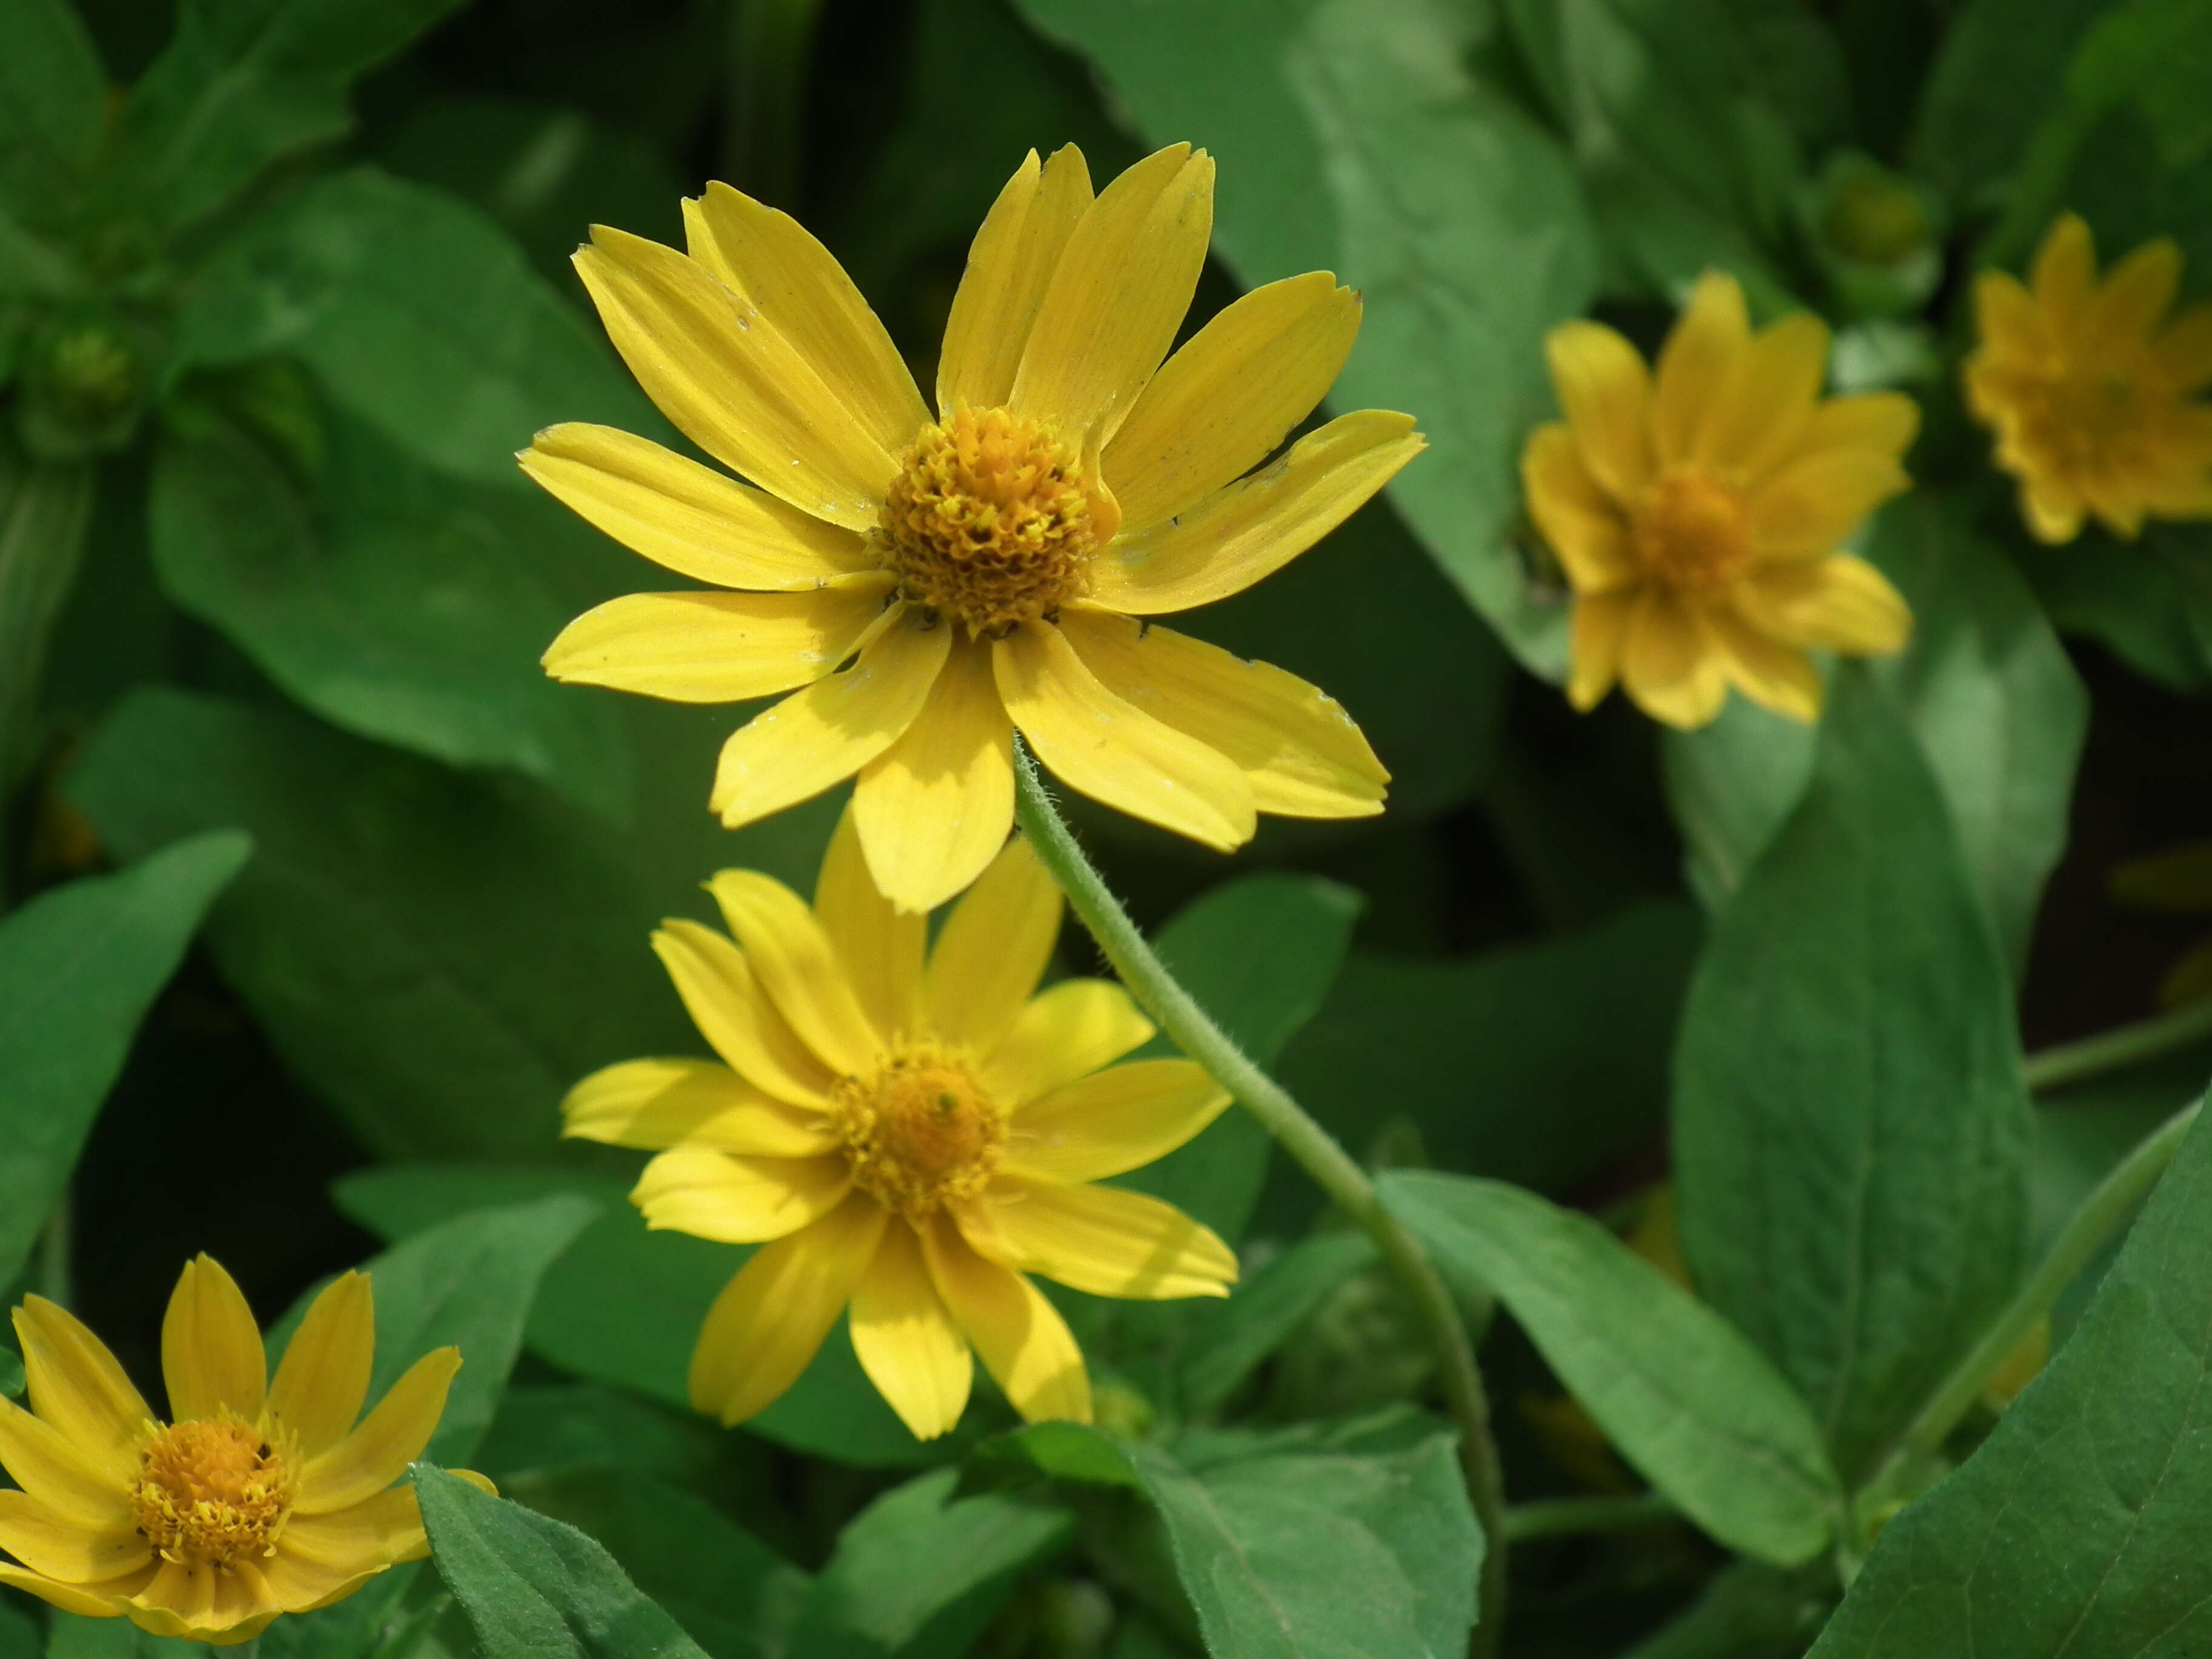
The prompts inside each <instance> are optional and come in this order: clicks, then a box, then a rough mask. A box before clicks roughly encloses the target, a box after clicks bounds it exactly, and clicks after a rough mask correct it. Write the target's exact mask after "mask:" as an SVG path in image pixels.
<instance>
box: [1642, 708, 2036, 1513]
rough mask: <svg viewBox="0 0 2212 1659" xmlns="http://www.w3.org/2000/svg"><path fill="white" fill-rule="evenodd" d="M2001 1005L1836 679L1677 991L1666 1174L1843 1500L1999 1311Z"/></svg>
mask: <svg viewBox="0 0 2212 1659" xmlns="http://www.w3.org/2000/svg"><path fill="white" fill-rule="evenodd" d="M2009 984H2010V976H2009V974H2008V971H2007V969H2006V965H2005V963H2004V959H2003V957H2002V954H2001V953H2000V952H1999V951H1998V949H1997V945H1996V940H1995V939H1994V938H1993V937H1992V936H1991V934H1990V926H1989V922H1988V920H1987V917H1986V915H1984V908H1983V906H1982V904H1981V902H1980V901H1979V899H1978V896H1976V894H1975V892H1974V890H1973V885H1972V877H1971V876H1970V874H1969V873H1968V871H1967V869H1966V861H1965V858H1964V856H1963V854H1961V852H1960V848H1959V843H1958V838H1957V836H1956V833H1955V832H1954V829H1953V828H1952V825H1951V818H1950V814H1949V812H1948V810H1947V809H1946V807H1945V805H1944V804H1943V799H1942V794H1941V793H1940V791H1939V789H1938V787H1937V784H1936V778H1935V776H1934V775H1933V774H1932V773H1931V771H1930V770H1929V766H1928V763H1927V762H1926V760H1925V759H1924V758H1923V756H1922V754H1921V752H1920V749H1919V745H1918V744H1917V743H1915V742H1914V740H1913V736H1912V732H1911V728H1910V727H1909V726H1907V725H1906V724H1905V719H1904V716H1903V715H1902V714H1899V712H1898V711H1897V709H1896V708H1894V707H1893V705H1892V704H1891V702H1889V701H1888V699H1887V697H1885V696H1883V695H1882V694H1881V692H1880V691H1879V690H1876V689H1875V686H1874V685H1873V684H1872V683H1871V682H1870V680H1869V678H1867V677H1866V676H1865V675H1864V674H1863V671H1858V670H1857V669H1849V670H1845V671H1842V672H1840V673H1838V676H1837V677H1836V679H1835V681H1834V683H1833V684H1832V686H1831V688H1830V694H1829V707H1828V713H1827V717H1826V720H1825V722H1824V723H1823V725H1822V726H1821V729H1820V750H1819V753H1818V756H1817V757H1816V760H1815V762H1814V776H1813V782H1812V786H1811V787H1810V788H1809V789H1808V792H1807V793H1806V795H1805V798H1804V799H1803V800H1802V802H1801V803H1800V804H1799V805H1798V806H1797V808H1796V811H1795V812H1794V813H1793V814H1792V815H1791V817H1790V820H1789V822H1788V823H1786V824H1785V825H1784V827H1783V829H1782V832H1781V833H1780V834H1779V835H1778V836H1776V837H1775V839H1774V841H1773V842H1771V844H1770V845H1769V846H1768V848H1766V850H1765V853H1764V854H1761V855H1760V857H1759V861H1758V862H1757V863H1756V864H1755V865H1754V866H1753V868H1752V870H1751V872H1750V874H1749V875H1748V876H1747V877H1746V878H1745V879H1744V883H1743V885H1742V886H1741V888H1739V889H1738V890H1737V892H1736V895H1735V898H1734V900H1732V901H1731V902H1730V903H1729V906H1728V908H1726V909H1724V910H1723V911H1722V912H1721V914H1720V915H1719V917H1718V918H1717V921H1715V923H1714V927H1713V934H1712V938H1711V941H1710V942H1709V943H1708V945H1707V946H1706V949H1705V957H1704V959H1703V961H1702V962H1701V963H1700V964H1699V971H1698V975H1697V978H1696V981H1694V983H1693V984H1692V987H1691V992H1690V997H1689V1001H1688V1005H1687V1006H1686V1010H1685V1012H1684V1014H1683V1022H1682V1030H1681V1035H1680V1040H1679V1042H1678V1044H1677V1048H1676V1051H1675V1064H1674V1079H1675V1087H1674V1170H1675V1179H1676V1183H1677V1190H1678V1192H1679V1194H1680V1222H1681V1233H1682V1243H1683V1248H1684V1249H1685V1250H1686V1253H1687V1255H1688V1257H1689V1260H1690V1263H1691V1265H1692V1267H1693V1268H1694V1269H1695V1271H1696V1275H1697V1279H1698V1283H1699V1288H1700V1289H1701V1291H1703V1292H1704V1294H1705V1296H1706V1297H1708V1298H1709V1299H1710V1300H1711V1302H1712V1303H1713V1304H1714V1305H1715V1306H1716V1307H1717V1308H1718V1309H1719V1310H1721V1312H1722V1313H1723V1314H1724V1315H1726V1316H1728V1317H1729V1319H1731V1320H1733V1321H1734V1322H1735V1323H1736V1324H1737V1325H1738V1326H1740V1327H1741V1328H1742V1329H1743V1330H1744V1331H1745V1332H1746V1333H1747V1334H1748V1335H1749V1336H1750V1337H1751V1338H1752V1340H1753V1341H1754V1342H1755V1343H1757V1344H1758V1345H1759V1347H1760V1348H1762V1349H1763V1350H1765V1352H1766V1354H1767V1355H1768V1357H1769V1358H1771V1359H1773V1360H1774V1361H1775V1363H1776V1364H1778V1365H1779V1366H1780V1367H1781V1369H1782V1370H1783V1371H1784V1374H1785V1375H1787V1376H1789V1377H1790V1379H1791V1380H1792V1381H1793V1382H1794V1383H1796V1385H1797V1387H1798V1388H1799V1389H1800V1390H1802V1392H1803V1394H1804V1395H1805V1396H1806V1398H1807V1399H1808V1401H1811V1402H1812V1404H1813V1407H1814V1413H1815V1415H1816V1417H1817V1418H1818V1419H1819V1420H1820V1425H1821V1427H1822V1429H1823V1431H1824V1432H1825V1433H1826V1436H1827V1439H1828V1444H1829V1447H1830V1449H1831V1451H1832V1454H1833V1455H1834V1458H1835V1462H1836V1466H1837V1468H1838V1469H1839V1470H1840V1471H1841V1472H1842V1473H1843V1474H1844V1478H1845V1480H1853V1479H1855V1478H1857V1477H1858V1476H1860V1475H1863V1474H1864V1473H1865V1472H1866V1470H1867V1468H1869V1465H1870V1463H1871V1462H1872V1461H1873V1460H1874V1459H1875V1458H1876V1457H1877V1456H1878V1455H1880V1453H1881V1449H1882V1446H1883V1443H1884V1441H1885V1440H1886V1438H1887V1437H1888V1436H1889V1435H1890V1434H1891V1433H1892V1432H1893V1431H1894V1430H1896V1429H1897V1428H1898V1427H1899V1425H1900V1424H1901V1423H1902V1421H1903V1419H1905V1417H1906V1416H1908V1415H1910V1413H1911V1411H1912V1410H1913V1409H1914V1407H1916V1406H1917V1404H1918V1402H1919V1401H1920V1399H1921V1397H1922V1396H1923V1395H1924V1394H1925V1392H1926V1391H1927V1389H1928V1388H1929V1386H1930V1385H1931V1384H1932V1383H1933V1382H1934V1381H1935V1379H1936V1377H1938V1376H1941V1375H1942V1370H1943V1369H1944V1367H1945V1366H1946V1364H1948V1363H1949V1361H1950V1360H1951V1359H1952V1358H1954V1357H1955V1356H1956V1355H1957V1354H1958V1353H1959V1352H1960V1351H1961V1350H1963V1348H1964V1347H1965V1346H1966V1345H1967V1344H1968V1343H1970V1342H1971V1341H1972V1339H1973V1334H1974V1331H1975V1328H1976V1327H1977V1324H1978V1322H1979V1321H1980V1320H1981V1319H1982V1318H1983V1317H1984V1316H1985V1315H1986V1314H1987V1313H1988V1312H1989V1311H1990V1309H1991V1308H1993V1307H1994V1306H1995V1305H1996V1304H1997V1303H1999V1302H2000V1301H2002V1298H2003V1297H2005V1296H2006V1295H2007V1294H2008V1292H2009V1291H2011V1289H2012V1287H2013V1283H2014V1280H2015V1275H2016V1273H2017V1271H2018V1268H2019V1265H2020V1261H2021V1250H2022V1247H2023V1244H2024V1242H2025V1239H2024V1233H2025V1223H2026V1192H2025V1179H2026V1159H2027V1134H2028V1106H2027V1094H2026V1091H2025V1090H2024V1089H2023V1088H2022V1086H2021V1076H2020V1054H2019V1047H2018V1041H2017V1038H2016V1037H2015V1027H2014V1016H2013V1008H2012V998H2011V995H2010V990H2009Z"/></svg>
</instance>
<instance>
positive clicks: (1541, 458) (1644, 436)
mask: <svg viewBox="0 0 2212 1659" xmlns="http://www.w3.org/2000/svg"><path fill="white" fill-rule="evenodd" d="M1545 349H1546V351H1547V356H1549V358H1550V360H1551V368H1552V382H1553V386H1554V387H1555V388H1556V389H1557V391H1558V393H1559V406H1560V409H1561V410H1562V411H1563V412H1564V413H1565V416H1566V419H1565V421H1564V422H1559V421H1554V422H1550V423H1548V424H1547V425H1544V426H1541V427H1539V428H1537V429H1536V431H1535V432H1534V434H1532V435H1530V437H1529V439H1528V446H1527V447H1526V448H1525V449H1523V450H1522V454H1521V477H1522V485H1523V487H1524V489H1526V491H1527V494H1528V509H1529V512H1530V513H1531V515H1532V516H1533V517H1534V519H1535V521H1536V526H1537V528H1538V529H1540V530H1541V532H1543V534H1544V538H1545V539H1546V540H1547V541H1548V542H1549V543H1550V544H1551V545H1552V547H1553V550H1554V551H1555V552H1557V554H1558V555H1559V562H1560V564H1561V565H1562V566H1563V567H1565V570H1566V573H1567V579H1568V580H1569V581H1570V582H1571V584H1572V585H1573V587H1574V590H1575V604H1574V621H1573V626H1572V635H1571V663H1572V666H1571V673H1570V676H1569V678H1568V682H1567V695H1568V696H1569V698H1570V699H1571V701H1572V702H1573V703H1574V705H1575V707H1576V708H1583V709H1588V708H1595V706H1596V704H1597V702H1598V701H1599V700H1600V699H1601V698H1602V697H1603V696H1605V694H1606V693H1607V691H1608V690H1611V689H1612V687H1613V682H1614V680H1615V679H1616V678H1617V679H1619V680H1620V683H1621V684H1622V685H1623V686H1624V687H1625V688H1626V690H1627V692H1628V695H1629V696H1630V697H1632V699H1634V701H1635V702H1636V705H1637V707H1638V708H1641V709H1643V710H1644V713H1645V714H1650V716H1651V717H1652V718H1653V719H1655V720H1664V721H1665V722H1666V723H1667V724H1668V725H1669V726H1680V727H1681V728H1683V729H1684V730H1690V729H1692V728H1695V727H1697V726H1703V725H1705V723H1706V722H1708V721H1709V720H1711V719H1712V718H1713V717H1714V716H1715V715H1716V714H1719V713H1720V710H1721V705H1722V703H1723V702H1724V701H1726V699H1727V696H1728V691H1729V687H1730V686H1731V685H1733V686H1735V688H1736V690H1740V691H1741V692H1742V693H1743V694H1744V695H1745V696H1747V697H1749V698H1751V699H1752V700H1753V702H1759V703H1762V704H1764V705H1765V707H1767V708H1771V709H1773V710H1774V711H1775V712H1776V713H1778V714H1786V715H1788V716H1790V718H1792V719H1795V720H1815V719H1817V718H1818V717H1819V715H1820V696H1821V683H1820V672H1819V671H1818V670H1817V669H1815V668H1814V665H1813V664H1812V662H1811V660H1810V659H1808V657H1807V656H1806V654H1805V653H1806V652H1807V651H1808V650H1811V649H1819V648H1826V649H1827V650H1831V651H1840V652H1844V653H1847V654H1850V655H1853V656H1878V655H1882V654H1886V653H1890V652H1893V651H1897V650H1899V649H1901V648H1902V647H1903V646H1904V644H1905V638H1906V636H1907V635H1908V634H1909V633H1910V632H1911V625H1912V618H1911V613H1910V612H1909V611H1907V610H1906V608H1905V601H1904V599H1903V598H1902V597H1900V596H1899V593H1898V592H1897V590H1896V589H1895V588H1893V587H1892V586H1890V584H1889V581H1888V580H1887V578H1886V577H1884V576H1883V575H1882V574H1881V572H1880V571H1878V570H1876V569H1875V568H1874V567H1873V566H1872V565H1870V564H1869V563H1867V562H1865V561H1864V560H1863V559H1859V558H1856V557H1854V556H1851V555H1850V554H1848V553H1839V552H1838V551H1837V550H1836V549H1837V547H1838V544H1840V543H1841V542H1842V541H1843V540H1844V538H1846V537H1847V536H1849V535H1850V533H1851V532H1852V531H1853V530H1854V529H1856V528H1857V526H1858V525H1859V524H1860V523H1861V521H1863V520H1864V519H1865V518H1866V516H1867V515H1868V514H1869V513H1871V512H1873V511H1874V509H1875V507H1878V506H1880V505H1881V503H1882V502H1883V501H1887V500H1888V499H1889V497H1891V496H1892V495H1897V494H1898V493H1899V492H1900V491H1902V490H1903V489H1905V488H1907V486H1908V484H1909V483H1910V480H1908V479H1907V478H1906V477H1905V469H1904V466H1903V465H1902V464H1901V463H1902V457H1903V456H1904V453H1905V450H1906V448H1907V447H1910V446H1911V442H1912V437H1913V434H1914V433H1915V432H1916V431H1917V429H1918V428H1919V422H1920V412H1919V410H1918V409H1917V406H1916V405H1915V404H1913V402H1912V400H1911V398H1906V397H1904V396H1902V395H1901V394H1899V393H1897V392H1871V393H1868V394H1866V395H1863V396H1859V397H1849V398H1825V399H1824V398H1821V396H1820V388H1821V385H1822V382H1823V380H1825V378H1826V372H1827V358H1828V331H1827V329H1826V326H1825V325H1823V324H1822V323H1821V322H1820V319H1818V318H1816V317H1814V316H1813V315H1811V314H1810V313H1804V312H1800V313H1795V314H1793V315H1790V316H1788V317H1785V318H1784V319H1781V320H1780V321H1779V322H1777V323H1775V324H1773V325H1771V326H1769V327H1767V328H1765V329H1762V330H1761V331H1759V332H1758V333H1756V334H1754V333H1753V332H1752V330H1751V325H1750V322H1749V320H1748V319H1747V317H1746V315H1745V313H1744V303H1743V290H1742V289H1741V288H1740V287H1739V286H1738V285H1737V283H1736V280H1735V278H1734V277H1733V276H1727V275H1725V274H1723V273H1721V272H1718V271H1707V272H1706V273H1705V275H1704V276H1701V277H1699V279H1698V284H1697V288H1696V289H1695V291H1694V292H1693V293H1692V295H1691V298H1690V303H1689V305H1688V307H1687V308H1686V309H1685V311H1684V312H1683V313H1682V316H1681V318H1680V320H1678V321H1677V322H1676V323H1675V325H1674V331H1673V332H1672V333H1670V334H1669V335H1668V337H1667V343H1666V345H1665V347H1664V348H1663V349H1662V350H1661V352H1660V354H1659V362H1658V366H1657V368H1656V371H1651V370H1647V369H1646V368H1645V367H1644V359H1643V357H1642V356H1641V355H1640V354H1638V351H1637V349H1636V348H1635V347H1634V346H1632V345H1631V344H1630V343H1628V342H1627V341H1626V340H1625V339H1623V338H1622V337H1620V335H1619V334H1617V333H1615V332H1614V331H1613V330H1612V329H1609V328H1607V327H1606V326H1605V325H1602V324H1601V323H1593V322H1584V321H1577V322H1571V323H1566V324H1563V325H1560V326H1559V327H1558V328H1556V329H1554V330H1553V331H1552V332H1551V334H1550V336H1549V337H1547V340H1546V341H1545Z"/></svg>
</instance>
